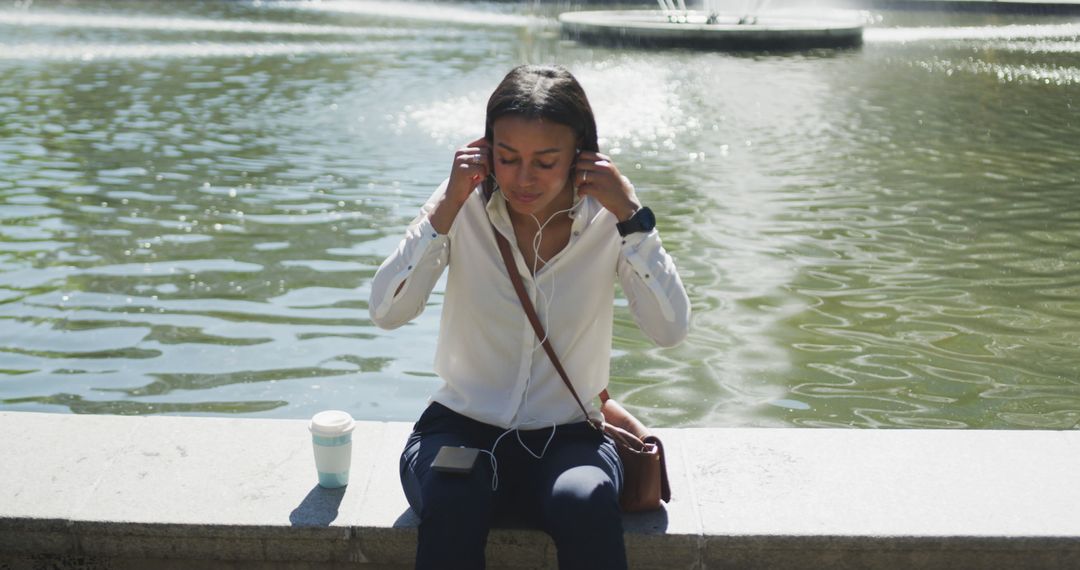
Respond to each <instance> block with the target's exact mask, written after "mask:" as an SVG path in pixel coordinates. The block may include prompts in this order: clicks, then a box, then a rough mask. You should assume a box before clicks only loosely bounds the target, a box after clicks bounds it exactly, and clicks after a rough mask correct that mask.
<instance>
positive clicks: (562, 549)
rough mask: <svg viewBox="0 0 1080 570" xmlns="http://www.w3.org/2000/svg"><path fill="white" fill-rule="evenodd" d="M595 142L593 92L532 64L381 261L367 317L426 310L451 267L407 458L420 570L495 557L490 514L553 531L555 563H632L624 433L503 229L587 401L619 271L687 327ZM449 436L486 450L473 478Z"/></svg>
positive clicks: (686, 312)
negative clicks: (546, 343)
mask: <svg viewBox="0 0 1080 570" xmlns="http://www.w3.org/2000/svg"><path fill="white" fill-rule="evenodd" d="M598 150H599V149H598V147H597V136H596V122H595V119H594V118H593V113H592V109H591V107H590V106H589V102H588V99H586V97H585V92H584V91H583V90H582V88H581V86H580V85H579V84H578V82H577V80H576V79H575V78H574V77H573V76H572V75H571V74H570V73H569V72H568V71H566V70H565V69H563V68H561V67H555V66H521V67H517V68H515V69H513V70H512V71H511V72H510V73H509V74H508V75H507V76H506V77H505V78H504V79H503V81H502V82H501V83H500V84H499V86H498V87H497V88H496V89H495V92H494V93H493V94H492V95H491V98H490V100H489V101H488V106H487V122H486V128H485V136H484V138H482V139H478V140H476V141H473V142H472V143H469V144H468V145H467V146H466V147H464V148H461V149H459V150H458V151H457V153H456V154H455V156H454V162H453V166H452V168H451V171H450V177H449V178H448V179H447V180H446V181H445V182H443V184H442V185H441V186H440V187H439V189H438V190H436V191H435V193H434V194H433V195H432V196H431V198H430V199H429V200H428V201H427V203H426V204H424V206H423V207H422V208H421V212H420V215H419V216H418V217H417V218H416V219H415V220H413V222H412V224H410V225H409V228H408V230H407V232H406V236H405V239H404V240H402V242H401V244H400V245H399V246H398V248H397V251H395V252H394V253H393V254H392V255H391V256H390V257H389V258H388V259H387V260H386V261H385V262H384V263H383V264H382V266H381V267H380V268H379V271H378V272H377V273H376V275H375V278H374V281H373V284H372V291H371V301H370V310H371V316H372V320H373V321H374V322H375V323H376V324H378V325H379V326H380V327H383V328H387V329H392V328H395V327H398V326H401V325H402V324H404V323H406V322H408V321H409V320H411V319H412V318H414V317H416V316H417V315H419V314H420V312H421V311H422V310H423V309H424V306H425V305H426V302H427V298H428V296H429V295H430V293H431V290H432V288H433V287H434V285H435V282H436V281H437V280H438V278H439V277H440V275H441V274H442V272H443V270H444V268H446V267H449V276H448V279H447V284H446V295H445V299H444V302H443V310H442V318H441V323H440V330H439V340H438V347H437V350H436V354H435V371H436V372H437V373H438V375H439V377H440V378H441V379H442V380H443V385H442V387H441V388H440V389H439V390H438V391H437V392H436V393H435V395H434V396H433V397H432V398H431V403H430V405H429V407H428V408H427V410H426V411H425V412H424V413H423V415H422V416H421V417H420V419H419V421H418V422H417V423H416V425H415V428H414V431H413V434H412V436H411V437H410V438H409V440H408V442H407V444H406V447H405V451H404V452H403V453H402V456H401V481H402V486H403V488H404V490H405V494H406V496H407V498H408V500H409V504H410V505H411V506H412V508H413V510H414V511H416V513H417V514H418V515H419V517H420V528H419V545H418V548H417V559H416V567H417V568H440V567H441V568H447V567H453V568H483V566H484V546H485V543H486V541H487V534H488V529H489V528H490V525H491V520H492V517H493V516H494V515H496V514H500V513H511V514H513V515H514V516H516V517H518V518H523V519H525V520H527V521H531V522H532V523H534V524H536V525H538V526H539V527H540V528H542V529H544V530H545V531H546V532H548V533H549V534H550V535H551V536H552V538H553V539H554V541H555V545H556V547H557V549H558V559H559V566H560V567H561V568H590V569H600V568H625V567H626V553H625V548H624V545H623V529H622V518H621V513H620V511H619V502H618V496H619V490H620V486H621V483H622V466H621V464H620V463H619V458H618V455H617V454H616V452H615V447H614V445H613V443H612V442H611V441H610V440H609V439H607V438H606V437H605V436H604V435H603V434H602V433H601V432H600V431H598V430H596V429H594V428H593V427H591V426H590V425H589V423H588V422H587V421H586V418H585V417H584V415H583V413H582V410H581V408H580V407H579V406H578V404H577V402H576V401H575V400H574V397H573V395H571V393H570V391H569V390H568V388H567V387H566V385H564V384H563V382H562V380H561V379H560V377H559V375H558V373H557V372H556V371H555V369H554V367H553V366H552V363H551V361H550V359H549V358H548V356H547V355H546V354H545V353H544V351H543V350H542V349H540V339H538V338H537V337H536V334H535V332H534V330H533V328H532V327H531V326H530V324H529V321H528V320H527V318H526V316H525V313H524V311H523V310H522V308H521V303H520V301H519V299H518V297H517V295H516V294H515V292H514V288H513V285H512V283H511V281H510V278H509V275H508V273H507V269H506V265H505V264H504V262H503V260H502V257H501V256H500V254H499V250H498V248H497V246H496V241H495V234H494V232H496V231H497V232H499V233H500V234H502V235H503V236H505V237H506V239H507V240H508V241H509V242H510V244H511V246H512V249H513V251H514V257H515V261H516V263H517V267H516V269H517V271H518V272H519V273H520V274H521V276H522V278H523V280H524V281H525V283H526V288H527V289H528V290H529V294H530V295H531V297H532V301H533V304H534V305H535V307H536V311H537V313H539V315H540V317H541V320H542V321H543V325H544V329H545V330H546V331H547V332H548V334H549V335H550V341H551V343H552V344H553V345H554V347H555V352H556V354H557V355H558V356H559V358H560V360H561V361H562V364H563V366H564V367H565V369H566V371H567V372H568V374H569V376H570V378H571V380H572V381H573V383H574V387H575V389H576V391H577V392H578V394H579V395H580V396H581V398H582V400H585V401H586V403H587V405H588V408H589V412H588V413H589V415H590V416H591V417H592V418H594V419H602V415H601V414H600V412H599V409H598V408H597V407H596V406H595V405H594V404H593V400H594V399H595V398H596V396H597V395H598V394H599V393H600V391H601V390H603V389H604V388H605V387H606V385H607V381H608V369H609V364H610V353H611V331H612V314H613V304H614V282H615V279H616V277H617V278H618V279H619V282H620V283H621V284H622V288H623V291H624V292H625V294H626V297H627V298H628V300H629V303H630V310H631V312H632V313H633V315H634V318H635V320H636V321H637V323H638V325H639V326H640V327H641V329H642V330H643V331H644V332H645V333H646V334H647V335H649V336H650V337H651V338H652V339H653V340H654V341H655V342H656V343H657V344H659V345H661V346H671V345H674V344H677V343H678V342H680V341H681V340H682V339H683V338H684V337H685V336H686V334H687V330H688V327H689V319H690V309H689V302H688V301H687V297H686V292H685V291H684V289H683V285H682V282H681V280H680V279H679V276H678V274H677V273H676V270H675V265H674V263H673V262H672V260H671V258H670V257H669V256H668V255H667V253H666V252H665V251H664V249H663V247H662V246H661V244H660V238H659V236H658V234H657V232H656V230H655V229H654V227H653V226H654V225H655V224H654V221H653V218H652V213H651V211H650V210H649V209H648V208H643V207H642V206H641V203H640V202H639V201H638V198H637V196H636V195H635V193H634V187H633V186H632V185H631V184H630V182H629V181H628V180H627V179H626V178H625V177H623V176H622V175H621V174H620V173H619V170H618V168H616V166H615V164H614V163H613V162H612V161H611V159H610V158H608V157H607V156H605V155H603V154H600V153H599V152H598ZM444 446H448V447H451V448H454V447H466V448H474V449H477V450H480V453H479V457H480V460H479V461H476V462H475V464H474V465H472V469H471V471H469V472H468V473H467V474H461V473H456V474H455V473H447V472H443V471H440V470H437V469H434V468H433V467H432V463H433V461H435V457H436V455H437V454H438V452H439V450H440V449H441V448H442V447H444Z"/></svg>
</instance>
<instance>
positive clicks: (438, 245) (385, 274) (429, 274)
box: [368, 184, 450, 329]
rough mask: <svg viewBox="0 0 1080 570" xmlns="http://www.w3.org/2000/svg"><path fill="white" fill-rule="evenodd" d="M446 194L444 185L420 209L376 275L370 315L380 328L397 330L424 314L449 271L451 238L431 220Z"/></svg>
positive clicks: (372, 288)
mask: <svg viewBox="0 0 1080 570" xmlns="http://www.w3.org/2000/svg"><path fill="white" fill-rule="evenodd" d="M443 191H445V184H444V186H441V187H440V188H439V190H438V191H436V192H435V194H434V195H432V197H431V198H430V199H429V200H428V201H427V203H426V204H424V206H423V207H422V208H421V209H420V215H419V216H417V217H416V219H414V220H413V221H412V223H410V224H409V228H408V229H407V230H406V232H405V237H404V238H403V239H402V240H401V242H400V243H399V244H398V246H397V249H396V250H394V252H393V253H392V254H390V257H388V258H386V261H383V263H382V265H381V266H379V270H378V271H377V272H375V278H374V279H373V280H372V284H371V298H370V300H369V302H368V311H369V312H370V314H371V320H372V321H374V322H375V324H376V325H378V326H379V327H381V328H384V329H395V328H397V327H400V326H401V325H403V324H405V323H407V322H409V321H411V320H413V319H414V318H416V317H417V315H419V314H420V313H421V312H423V310H424V307H425V306H426V305H427V300H428V297H430V296H431V290H432V289H433V288H434V287H435V283H436V282H437V281H438V280H439V276H441V275H442V272H443V271H444V270H445V269H446V264H447V262H448V261H449V259H450V237H449V236H447V235H442V234H439V233H438V232H436V231H435V228H434V227H432V225H431V220H430V219H429V218H428V215H429V214H430V213H431V211H432V210H433V209H434V208H435V204H436V203H437V202H438V199H439V197H440V196H441V195H442V192H443Z"/></svg>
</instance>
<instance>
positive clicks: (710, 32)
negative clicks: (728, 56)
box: [559, 0, 863, 51]
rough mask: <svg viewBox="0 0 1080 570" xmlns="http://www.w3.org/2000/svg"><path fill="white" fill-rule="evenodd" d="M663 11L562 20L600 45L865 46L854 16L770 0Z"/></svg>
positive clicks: (664, 0)
mask: <svg viewBox="0 0 1080 570" xmlns="http://www.w3.org/2000/svg"><path fill="white" fill-rule="evenodd" d="M657 2H658V3H659V4H660V9H659V10H596V11H583V12H565V13H563V14H560V15H559V22H560V23H561V24H562V30H563V35H564V36H565V37H567V38H569V39H573V40H577V41H581V42H585V43H597V44H614V45H632V46H642V47H689V48H698V49H720V50H755V51H764V50H800V49H810V48H843V47H853V46H858V45H860V44H861V43H862V29H863V25H862V21H861V19H860V17H859V14H858V12H855V11H851V10H830V9H819V8H814V9H797V8H781V9H770V10H768V11H766V10H765V9H766V7H767V4H768V2H769V0H743V3H742V5H741V6H730V5H729V6H723V5H721V4H720V2H719V1H718V0H705V6H704V9H703V10H693V9H688V8H687V7H686V4H685V0H677V4H676V0H657Z"/></svg>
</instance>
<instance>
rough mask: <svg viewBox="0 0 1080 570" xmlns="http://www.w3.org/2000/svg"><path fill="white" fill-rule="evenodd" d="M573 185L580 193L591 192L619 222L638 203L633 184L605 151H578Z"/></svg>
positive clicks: (626, 216)
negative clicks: (620, 171)
mask: <svg viewBox="0 0 1080 570" xmlns="http://www.w3.org/2000/svg"><path fill="white" fill-rule="evenodd" d="M575 167H576V172H574V185H575V186H577V191H578V195H579V196H582V197H584V196H592V197H593V198H594V199H595V200H596V201H597V202H600V205H601V206H603V207H604V208H606V209H607V210H608V211H609V212H611V213H612V214H615V217H616V218H618V219H619V221H620V222H625V221H626V220H628V219H630V216H632V215H634V212H635V211H637V210H638V208H640V207H641V202H638V199H637V195H636V194H635V193H634V186H633V184H630V181H629V180H628V179H627V178H626V177H625V176H623V175H622V174H620V173H619V169H618V168H616V167H615V163H614V162H612V161H611V158H610V157H609V156H607V155H606V154H601V153H599V152H593V151H590V150H583V151H581V153H580V154H579V155H578V159H577V163H576V165H575Z"/></svg>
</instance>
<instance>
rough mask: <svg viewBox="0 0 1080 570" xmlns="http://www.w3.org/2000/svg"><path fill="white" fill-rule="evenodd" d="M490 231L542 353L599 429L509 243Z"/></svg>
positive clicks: (496, 231) (493, 227) (588, 419)
mask: <svg viewBox="0 0 1080 570" xmlns="http://www.w3.org/2000/svg"><path fill="white" fill-rule="evenodd" d="M491 231H493V232H495V242H496V243H498V245H499V253H501V254H502V258H503V263H505V264H506V271H507V273H509V274H510V281H511V282H512V283H513V284H514V291H516V292H517V296H518V299H519V300H520V301H521V308H522V309H524V310H525V316H527V317H528V318H529V323H530V324H532V328H533V331H535V332H536V338H538V339H541V341H542V342H541V344H542V345H543V347H544V352H547V355H548V358H550V359H551V363H552V364H553V365H554V366H555V370H556V371H557V372H558V373H559V376H561V377H562V380H563V383H564V384H566V387H567V388H569V389H570V393H571V394H573V395H574V400H576V401H577V404H578V407H580V408H581V412H582V413H583V414H585V419H586V421H588V422H589V424H590V425H592V426H593V427H595V428H597V429H601V426H599V425H597V422H595V421H593V420H592V419H591V418H589V412H588V410H586V409H585V404H582V403H581V398H580V397H578V395H577V390H574V385H573V384H571V383H570V376H568V375H567V374H566V370H565V369H563V365H562V362H560V361H559V357H558V356H557V355H556V354H555V349H554V348H553V347H552V346H551V343H550V342H549V341H548V339H547V335H546V334H544V325H543V323H541V322H540V316H539V315H537V314H536V308H535V307H533V304H532V300H531V299H529V294H528V293H527V292H526V291H525V283H524V282H522V280H521V274H519V273H518V270H517V264H516V263H514V253H513V251H512V250H511V249H510V242H508V241H506V238H505V237H504V236H503V235H502V234H501V233H499V229H498V228H496V227H495V225H494V224H492V226H491ZM606 396H607V390H604V391H603V392H602V393H601V394H600V398H601V399H602V400H604V401H607V397H606Z"/></svg>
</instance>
